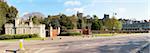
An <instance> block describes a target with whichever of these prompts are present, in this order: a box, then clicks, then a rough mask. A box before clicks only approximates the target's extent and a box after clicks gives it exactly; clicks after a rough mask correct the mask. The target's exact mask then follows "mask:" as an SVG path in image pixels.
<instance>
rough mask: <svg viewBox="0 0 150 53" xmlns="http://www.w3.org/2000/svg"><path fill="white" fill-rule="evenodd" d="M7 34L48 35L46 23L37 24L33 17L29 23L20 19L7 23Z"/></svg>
mask: <svg viewBox="0 0 150 53" xmlns="http://www.w3.org/2000/svg"><path fill="white" fill-rule="evenodd" d="M5 34H38V35H40V37H46V34H45V25H44V24H39V25H35V24H33V22H32V18H30V19H29V22H28V23H24V22H22V21H21V20H20V19H18V18H16V19H15V24H8V23H7V24H5Z"/></svg>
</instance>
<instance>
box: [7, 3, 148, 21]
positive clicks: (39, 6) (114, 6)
mask: <svg viewBox="0 0 150 53" xmlns="http://www.w3.org/2000/svg"><path fill="white" fill-rule="evenodd" d="M7 2H8V4H9V5H13V6H15V7H16V8H17V9H18V10H19V16H23V15H24V14H27V13H30V12H41V13H43V14H44V15H45V16H47V15H57V14H59V13H64V14H67V15H72V14H75V13H76V12H77V11H80V12H83V13H84V15H94V14H96V15H97V16H99V18H103V14H104V13H106V14H110V15H112V14H113V13H117V16H116V17H117V18H125V19H136V20H143V19H146V20H148V19H150V10H148V9H150V4H148V3H150V1H148V0H7Z"/></svg>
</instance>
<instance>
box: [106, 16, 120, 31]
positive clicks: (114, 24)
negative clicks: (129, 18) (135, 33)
mask: <svg viewBox="0 0 150 53" xmlns="http://www.w3.org/2000/svg"><path fill="white" fill-rule="evenodd" d="M104 24H105V27H106V28H107V29H109V30H114V29H115V30H120V29H121V28H122V23H121V22H120V21H119V20H117V19H116V18H115V17H114V16H113V17H112V18H110V19H107V20H105V21H104Z"/></svg>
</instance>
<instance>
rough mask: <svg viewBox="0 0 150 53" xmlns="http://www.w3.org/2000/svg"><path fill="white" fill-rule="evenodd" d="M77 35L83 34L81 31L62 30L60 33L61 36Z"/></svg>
mask: <svg viewBox="0 0 150 53" xmlns="http://www.w3.org/2000/svg"><path fill="white" fill-rule="evenodd" d="M76 35H81V33H79V32H62V33H60V36H76Z"/></svg>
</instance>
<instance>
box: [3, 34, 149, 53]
mask: <svg viewBox="0 0 150 53" xmlns="http://www.w3.org/2000/svg"><path fill="white" fill-rule="evenodd" d="M61 38H62V39H61V40H59V39H57V40H45V41H42V40H38V41H30V42H28V41H25V42H24V47H25V49H26V52H27V53H136V52H137V51H136V49H138V48H140V47H141V46H142V45H144V44H146V43H149V39H150V36H149V34H136V35H135V34H132V35H123V36H113V37H90V38H82V37H61ZM8 49H9V50H15V49H18V42H0V53H3V52H4V51H5V50H8ZM142 52H144V53H149V47H146V48H145V49H143V50H142Z"/></svg>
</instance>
